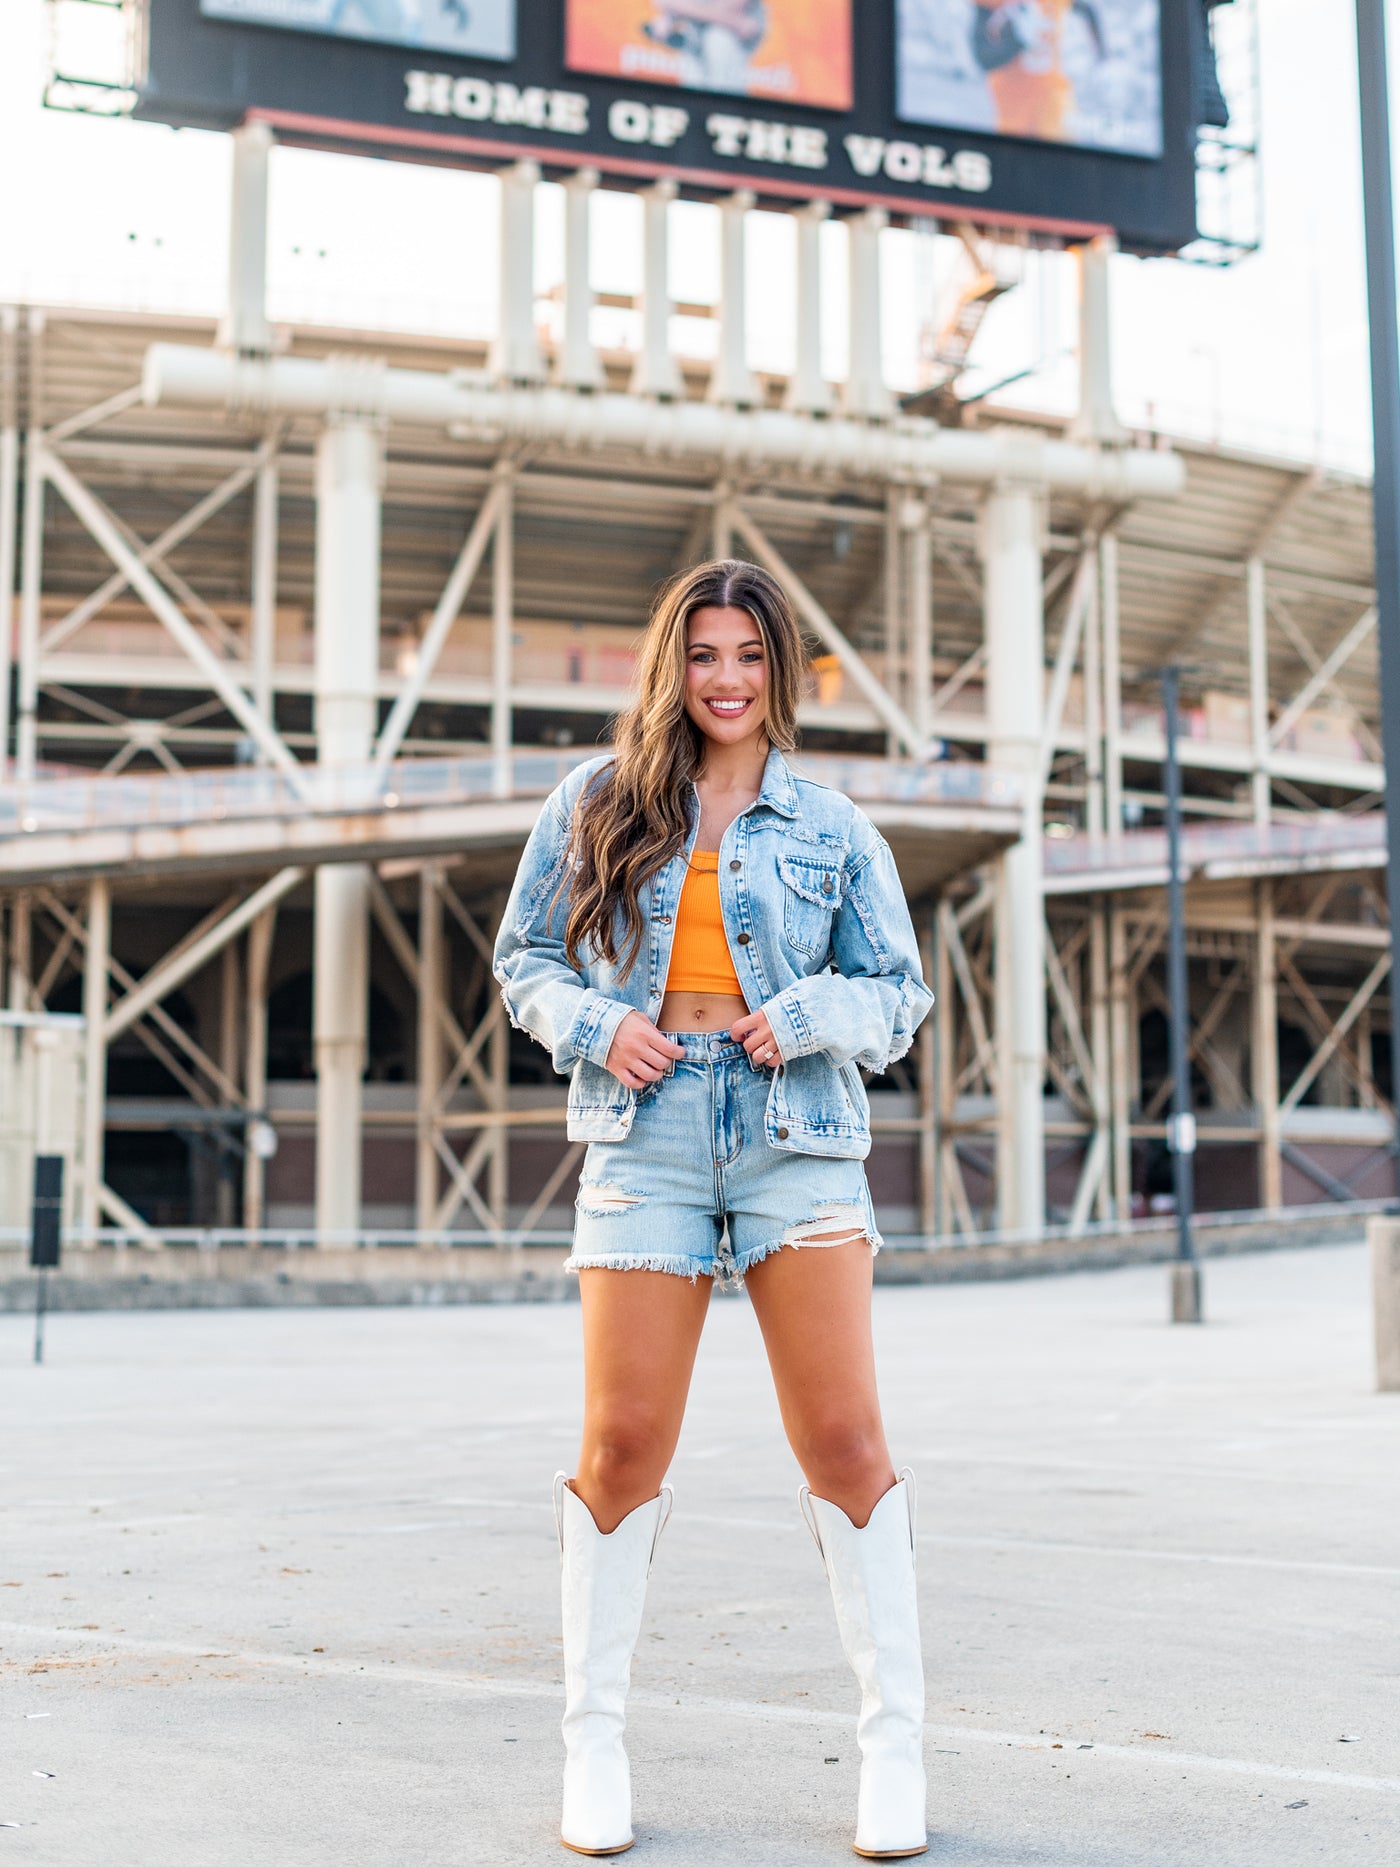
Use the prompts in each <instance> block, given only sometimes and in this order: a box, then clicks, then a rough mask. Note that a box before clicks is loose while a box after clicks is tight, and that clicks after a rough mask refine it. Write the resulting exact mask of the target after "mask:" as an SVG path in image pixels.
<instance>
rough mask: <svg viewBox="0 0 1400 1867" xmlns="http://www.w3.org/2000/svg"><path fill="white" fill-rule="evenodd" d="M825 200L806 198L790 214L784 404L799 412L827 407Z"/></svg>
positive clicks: (824, 411) (824, 410)
mask: <svg viewBox="0 0 1400 1867" xmlns="http://www.w3.org/2000/svg"><path fill="white" fill-rule="evenodd" d="M830 217H831V203H830V202H829V201H809V202H808V203H807V205H806V206H805V207H802V208H799V209H798V211H797V213H795V214H794V215H793V217H792V218H793V224H794V226H795V227H796V228H797V355H796V359H795V361H794V364H793V371H792V375H791V377H790V378H789V379H788V386H787V395H786V397H785V400H784V406H785V407H787V408H790V409H793V410H794V411H795V412H796V413H797V414H799V415H826V414H829V413H830V411H831V406H832V402H833V399H834V398H833V396H832V393H831V385H830V383H828V382H827V380H826V377H825V376H824V375H823V374H822V246H821V241H822V223H823V221H826V220H828V219H830Z"/></svg>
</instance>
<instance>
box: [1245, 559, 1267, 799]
mask: <svg viewBox="0 0 1400 1867" xmlns="http://www.w3.org/2000/svg"><path fill="white" fill-rule="evenodd" d="M1245 605H1246V608H1247V611H1248V615H1249V739H1250V745H1251V748H1252V752H1251V756H1252V758H1253V761H1254V771H1253V774H1252V777H1251V780H1250V789H1251V792H1252V794H1253V799H1254V822H1255V825H1256V827H1257V828H1258V829H1261V830H1264V829H1267V828H1268V826H1269V817H1270V813H1271V811H1272V807H1273V790H1272V786H1271V785H1270V782H1269V770H1268V764H1269V611H1268V601H1267V595H1266V591H1265V587H1264V564H1263V560H1262V559H1261V558H1251V559H1250V560H1249V563H1248V564H1247V565H1246V567H1245Z"/></svg>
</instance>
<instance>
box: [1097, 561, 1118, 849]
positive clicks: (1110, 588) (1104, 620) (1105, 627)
mask: <svg viewBox="0 0 1400 1867" xmlns="http://www.w3.org/2000/svg"><path fill="white" fill-rule="evenodd" d="M1098 596H1099V631H1100V643H1101V646H1102V651H1103V653H1102V664H1103V809H1104V828H1105V830H1106V832H1107V834H1108V836H1109V837H1110V838H1111V839H1112V840H1114V841H1116V840H1117V839H1118V838H1119V837H1120V836H1121V835H1122V834H1123V661H1122V649H1121V641H1120V636H1119V624H1118V540H1117V539H1116V538H1115V537H1114V535H1113V533H1112V532H1109V533H1108V535H1107V536H1106V537H1104V538H1103V539H1101V540H1100V542H1099V590H1098Z"/></svg>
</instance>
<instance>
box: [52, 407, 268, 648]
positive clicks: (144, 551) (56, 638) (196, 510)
mask: <svg viewBox="0 0 1400 1867" xmlns="http://www.w3.org/2000/svg"><path fill="white" fill-rule="evenodd" d="M275 448H276V443H275V442H274V441H265V442H264V443H263V445H262V446H261V447H260V448H259V449H258V450H257V452H256V453H255V454H254V455H253V456H252V457H251V458H250V459H249V460H246V461H245V462H244V463H243V464H242V465H241V466H240V467H238V468H236V469H235V471H234V472H233V473H231V474H230V475H229V477H228V479H226V480H225V481H223V483H222V484H221V485H219V486H216V487H214V488H213V489H212V491H210V492H208V493H206V494H205V495H204V497H203V498H202V499H201V500H199V501H198V502H197V503H196V504H195V505H193V506H191V507H190V509H189V511H188V512H186V513H184V514H182V516H181V517H180V518H178V519H176V520H175V522H174V524H173V525H168V526H167V527H166V529H165V530H164V531H163V532H162V533H161V534H160V536H159V537H158V538H155V539H152V541H151V542H150V543H149V544H141V543H140V541H139V540H137V539H135V538H134V536H133V534H132V533H131V531H130V529H129V527H127V526H126V525H120V530H121V534H122V536H123V538H125V539H126V541H127V543H128V544H129V545H130V546H131V548H132V550H133V551H134V552H135V553H136V556H137V560H138V562H139V563H141V564H144V565H146V566H148V567H149V566H152V565H154V566H155V567H156V568H157V569H158V570H160V571H161V573H162V574H163V575H164V576H166V577H167V578H170V577H171V572H170V569H169V566H168V564H167V562H166V559H167V557H168V554H169V553H170V552H171V551H173V550H174V549H175V547H176V545H179V544H183V543H184V541H185V539H187V538H189V537H190V536H191V535H192V534H193V533H195V532H197V531H198V530H199V528H200V527H201V526H202V525H203V524H204V523H205V522H206V521H207V520H208V519H211V518H212V517H213V516H214V514H215V513H216V512H220V511H222V510H223V508H224V507H225V506H226V505H227V504H228V503H229V501H230V500H231V499H236V498H237V496H238V495H239V493H241V492H242V491H243V489H244V487H245V486H246V485H247V484H248V482H249V480H252V479H254V478H256V476H257V473H258V470H259V468H260V467H261V466H262V465H263V464H264V463H265V462H267V461H270V460H271V459H272V458H273V454H274V451H275ZM255 548H256V547H255ZM127 582H128V579H127V577H126V576H125V574H124V573H123V572H122V571H120V570H118V571H114V572H113V573H112V575H111V576H110V577H108V578H106V579H105V580H104V581H103V582H102V583H100V584H99V585H98V586H97V588H96V589H95V590H93V591H91V592H90V593H89V594H88V595H87V596H85V597H84V598H83V600H82V602H81V603H76V604H74V606H73V608H72V609H70V610H69V611H68V614H67V615H66V616H62V617H60V618H59V620H58V621H57V622H56V623H54V624H53V625H52V626H51V627H50V628H48V629H46V630H45V631H44V633H43V634H42V635H41V636H40V638H39V653H40V655H41V656H44V655H48V654H51V653H52V652H53V650H54V649H56V648H58V647H60V646H61V645H62V644H63V643H64V642H66V641H67V640H68V638H69V637H70V636H73V635H76V634H77V632H78V630H79V629H81V628H82V627H83V625H84V624H85V623H87V622H89V621H91V619H92V618H93V617H94V616H95V615H97V613H98V611H99V610H101V609H105V607H106V606H107V604H108V603H110V602H111V600H112V598H113V597H114V596H118V595H120V593H121V592H122V591H123V590H124V589H125V588H126V586H127ZM173 587H174V585H173V583H172V588H173ZM206 608H207V606H206ZM208 613H209V614H210V615H213V620H214V624H215V626H216V627H217V628H218V629H220V630H221V631H223V633H224V635H225V637H226V638H227V636H228V631H227V629H226V627H225V625H224V623H223V622H222V620H221V619H220V618H219V617H218V616H217V615H215V614H214V613H213V612H212V611H210V612H208Z"/></svg>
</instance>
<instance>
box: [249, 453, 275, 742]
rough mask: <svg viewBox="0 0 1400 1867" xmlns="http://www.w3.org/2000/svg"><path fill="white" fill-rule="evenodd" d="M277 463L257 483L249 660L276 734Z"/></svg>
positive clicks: (266, 464) (261, 470) (259, 704)
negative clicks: (274, 690)
mask: <svg viewBox="0 0 1400 1867" xmlns="http://www.w3.org/2000/svg"><path fill="white" fill-rule="evenodd" d="M278 491H279V480H278V472H277V461H276V457H275V456H270V457H269V458H268V459H266V460H264V461H263V462H262V463H261V464H260V466H259V467H258V471H257V475H256V478H255V479H254V481H253V579H252V582H253V589H252V599H253V600H252V606H251V613H250V619H249V637H250V640H249V644H248V648H249V659H250V660H251V662H252V668H253V705H254V706H255V707H256V708H257V710H258V712H259V713H260V714H261V715H262V717H263V718H264V719H265V720H266V721H267V723H268V725H269V726H270V727H271V728H272V730H273V731H274V732H275V731H276V730H277V717H276V709H275V705H274V695H273V680H274V676H275V672H276V662H277V500H278Z"/></svg>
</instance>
